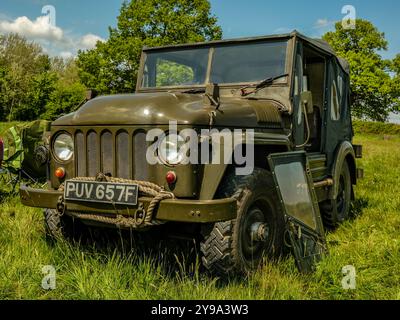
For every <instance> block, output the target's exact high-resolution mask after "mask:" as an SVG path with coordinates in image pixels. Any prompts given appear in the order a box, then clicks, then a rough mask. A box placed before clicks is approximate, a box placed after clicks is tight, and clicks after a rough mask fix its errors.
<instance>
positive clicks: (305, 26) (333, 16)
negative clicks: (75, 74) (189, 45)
mask: <svg viewBox="0 0 400 320" xmlns="http://www.w3.org/2000/svg"><path fill="white" fill-rule="evenodd" d="M121 3H122V0H111V1H110V0H107V1H106V0H98V1H95V0H85V1H78V0H12V1H11V0H2V1H1V2H0V32H6V31H9V30H14V31H18V32H20V33H23V34H25V35H26V36H27V37H28V38H32V39H34V40H36V41H38V42H40V43H41V44H42V45H43V46H44V47H45V48H46V50H47V51H48V52H49V53H50V54H62V55H64V56H68V55H73V54H75V53H76V50H77V49H78V48H80V49H85V48H90V47H91V46H93V44H94V43H95V42H96V41H97V40H98V39H106V38H107V37H108V27H109V26H115V24H116V17H117V15H118V12H119V8H120V6H121ZM48 4H50V5H53V6H54V7H55V9H56V27H54V28H47V29H46V30H38V29H37V28H38V27H41V26H42V25H41V23H43V21H40V20H38V17H40V16H42V12H41V11H42V7H43V6H44V5H48ZM211 4H212V10H213V13H214V14H215V15H216V16H217V17H218V19H219V23H220V25H221V26H222V28H223V30H224V37H225V38H235V37H241V36H255V35H264V34H271V33H282V32H287V31H291V30H293V29H297V30H299V31H301V32H303V33H305V34H306V35H309V36H312V37H319V36H321V35H322V34H323V33H324V32H326V31H328V30H330V29H332V27H333V22H334V21H338V20H341V19H342V18H343V16H344V15H343V14H342V13H341V10H342V7H343V6H344V5H347V4H351V5H353V6H354V7H355V8H356V12H357V17H360V18H364V19H368V20H371V21H372V22H373V23H374V24H375V25H376V26H377V27H378V28H379V29H380V30H381V31H383V32H385V34H386V37H387V39H388V40H389V43H390V48H389V51H388V52H387V53H384V54H383V55H384V56H385V57H387V58H391V57H393V56H394V55H395V54H397V53H400V37H399V36H398V32H399V30H400V22H399V13H400V2H399V1H397V0H380V1H372V0H347V1H341V0H331V1H315V0H297V1H295V0H285V1H269V0H248V1H243V0H211ZM24 16H25V17H26V18H27V19H26V18H25V19H22V17H24Z"/></svg>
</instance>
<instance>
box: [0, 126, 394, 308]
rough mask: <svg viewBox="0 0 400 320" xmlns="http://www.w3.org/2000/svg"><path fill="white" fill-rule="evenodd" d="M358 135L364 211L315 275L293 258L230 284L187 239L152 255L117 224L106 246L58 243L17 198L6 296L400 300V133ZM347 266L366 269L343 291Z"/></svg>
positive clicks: (6, 258)
mask: <svg viewBox="0 0 400 320" xmlns="http://www.w3.org/2000/svg"><path fill="white" fill-rule="evenodd" d="M355 142H356V143H358V144H362V145H364V159H362V160H360V161H359V165H360V166H361V167H363V168H364V169H365V179H364V180H363V181H361V182H360V184H359V185H358V186H357V188H356V197H357V201H356V202H355V204H354V212H355V214H356V216H355V218H354V219H353V220H351V221H349V222H346V223H345V224H343V225H342V226H341V227H340V228H339V229H338V230H337V231H336V232H335V233H331V234H329V235H328V241H329V244H330V247H329V249H330V255H329V256H328V257H327V258H326V259H325V260H324V261H323V262H321V263H320V265H319V266H318V270H317V272H316V273H315V274H313V275H309V276H304V275H300V274H299V273H298V272H297V271H296V268H295V266H294V262H293V260H292V258H286V259H284V260H283V261H281V262H280V263H277V264H274V265H270V264H267V263H265V265H264V266H263V267H262V268H261V269H260V270H259V271H258V272H256V273H254V274H253V275H251V276H250V277H249V278H247V279H239V280H232V281H231V282H230V283H221V282H220V281H218V280H217V279H213V278H210V277H209V276H207V275H205V274H204V273H199V272H192V271H193V270H191V269H190V268H189V266H188V264H187V263H185V262H184V261H183V260H185V259H183V258H181V257H182V255H184V256H186V253H184V252H182V251H181V249H180V248H178V247H177V248H176V249H173V248H172V249H170V250H169V251H168V250H167V249H165V248H164V247H161V249H158V247H157V246H153V248H154V249H153V252H152V253H149V252H147V251H143V250H140V249H137V247H141V246H142V244H140V243H137V244H136V245H135V244H134V243H132V242H131V239H130V237H129V236H128V237H126V236H125V237H121V238H120V237H119V235H118V233H117V232H116V233H115V234H114V235H111V236H110V237H111V240H109V241H108V242H107V241H102V242H101V243H100V244H99V243H98V242H89V244H76V243H75V244H69V243H67V242H59V243H57V244H51V243H49V242H48V241H46V239H45V233H44V227H43V218H42V212H41V210H37V209H32V208H26V207H23V206H22V205H21V204H19V201H18V199H17V198H13V197H11V198H6V199H5V200H4V202H2V203H1V204H0V299H160V300H162V299H400V272H399V271H400V236H399V235H400V209H399V208H400V185H399V178H400V171H399V163H400V137H399V136H393V137H392V138H391V139H389V140H387V139H386V140H385V139H384V138H383V133H382V134H379V135H366V134H364V135H358V136H357V137H356V139H355ZM150 248H151V247H150ZM174 252H175V253H176V254H177V257H174V254H173V253H174ZM174 262H175V263H174ZM44 265H53V266H55V268H56V270H57V288H56V290H53V291H45V290H43V289H42V288H41V281H42V277H43V275H42V273H41V269H42V266H44ZM346 265H353V266H355V267H356V270H357V289H356V290H351V291H346V290H343V289H342V285H341V281H342V277H343V276H342V274H341V270H342V267H343V266H346ZM194 269H196V268H194Z"/></svg>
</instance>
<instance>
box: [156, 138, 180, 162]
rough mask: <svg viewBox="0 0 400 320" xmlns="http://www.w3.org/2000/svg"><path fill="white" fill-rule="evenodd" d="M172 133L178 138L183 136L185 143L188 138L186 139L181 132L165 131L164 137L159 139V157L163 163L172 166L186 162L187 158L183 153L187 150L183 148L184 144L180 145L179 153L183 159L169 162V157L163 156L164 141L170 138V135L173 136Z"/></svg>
mask: <svg viewBox="0 0 400 320" xmlns="http://www.w3.org/2000/svg"><path fill="white" fill-rule="evenodd" d="M171 135H176V136H177V137H178V139H179V138H181V139H182V140H181V142H183V144H185V143H186V139H185V138H184V137H183V136H182V135H180V134H179V133H176V132H165V133H164V134H163V136H162V138H161V139H159V141H158V146H157V156H158V159H159V160H160V161H161V163H162V164H163V165H165V166H167V167H171V168H172V167H176V166H179V165H181V164H182V163H183V162H184V160H185V159H184V157H183V153H184V151H185V150H182V147H183V146H181V147H178V150H177V155H178V157H179V156H180V157H182V159H181V160H180V161H177V162H173V163H171V162H169V161H168V160H167V159H164V158H163V156H162V154H161V152H160V150H161V146H162V144H163V142H164V141H166V140H167V139H168V137H169V136H171ZM178 142H179V141H178Z"/></svg>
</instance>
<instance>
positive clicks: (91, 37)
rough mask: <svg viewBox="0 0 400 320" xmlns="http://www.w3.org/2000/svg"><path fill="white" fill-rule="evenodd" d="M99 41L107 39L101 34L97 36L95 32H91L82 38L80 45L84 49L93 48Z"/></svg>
mask: <svg viewBox="0 0 400 320" xmlns="http://www.w3.org/2000/svg"><path fill="white" fill-rule="evenodd" d="M99 41H100V42H104V41H105V40H104V39H103V38H101V37H99V36H96V35H95V34H91V33H89V34H87V35H84V36H83V37H82V38H81V39H80V41H79V46H80V47H81V48H82V49H93V48H94V47H95V46H96V43H97V42H99Z"/></svg>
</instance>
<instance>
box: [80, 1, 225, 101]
mask: <svg viewBox="0 0 400 320" xmlns="http://www.w3.org/2000/svg"><path fill="white" fill-rule="evenodd" d="M109 31H110V37H109V40H108V41H107V42H105V43H102V42H98V43H97V45H96V48H95V49H93V50H89V51H81V52H79V56H78V61H77V65H78V67H79V70H80V73H79V75H80V78H81V80H82V82H83V83H84V84H85V85H86V86H87V87H89V88H94V89H96V90H97V91H99V92H100V93H103V94H106V93H129V92H133V91H135V87H136V80H137V72H138V67H139V60H140V54H141V50H142V48H143V47H144V46H151V47H152V46H162V45H167V44H180V43H191V42H199V41H208V40H216V39H221V37H222V31H221V28H220V27H219V26H218V25H217V19H216V17H215V16H213V15H212V14H211V6H210V3H209V1H208V0H131V1H129V2H128V1H125V2H124V3H123V4H122V7H121V12H120V15H119V17H118V24H117V28H110V29H109Z"/></svg>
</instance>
